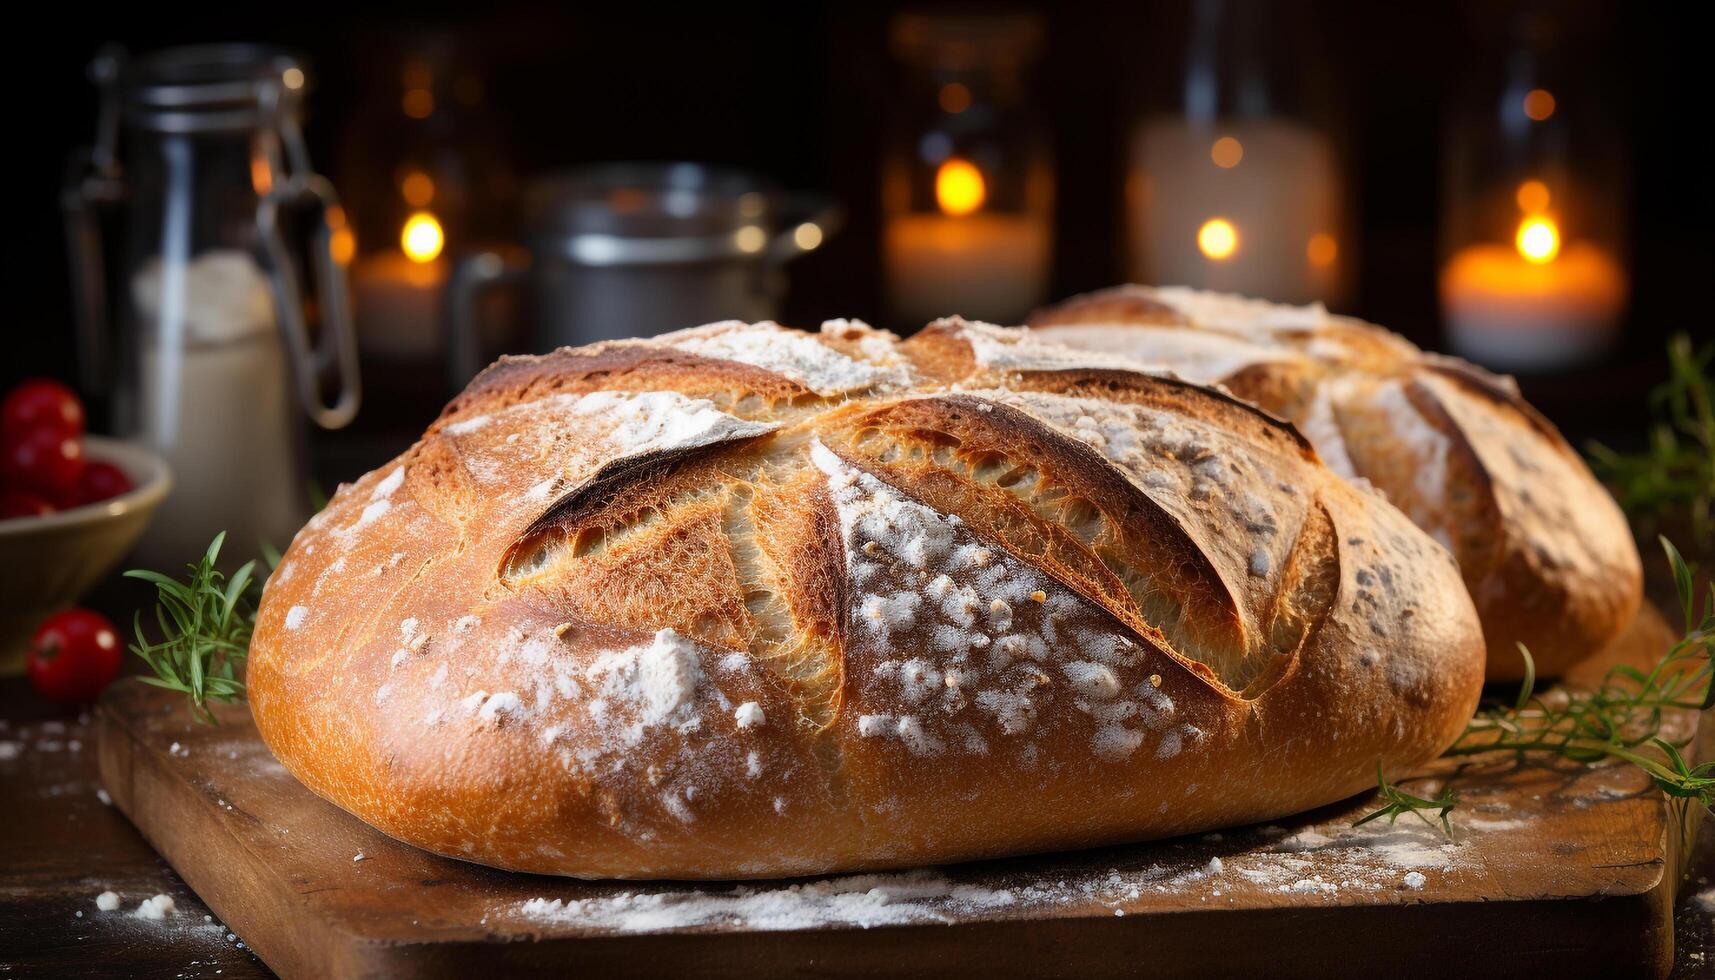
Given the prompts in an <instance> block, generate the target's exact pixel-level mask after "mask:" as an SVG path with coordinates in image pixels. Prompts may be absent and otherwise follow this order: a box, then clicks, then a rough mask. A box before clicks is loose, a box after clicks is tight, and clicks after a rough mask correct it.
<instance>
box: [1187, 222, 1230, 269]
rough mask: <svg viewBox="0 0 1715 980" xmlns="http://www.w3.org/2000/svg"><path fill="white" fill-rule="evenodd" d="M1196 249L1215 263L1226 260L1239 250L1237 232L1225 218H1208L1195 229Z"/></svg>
mask: <svg viewBox="0 0 1715 980" xmlns="http://www.w3.org/2000/svg"><path fill="white" fill-rule="evenodd" d="M1197 247H1198V248H1199V249H1202V251H1203V254H1204V255H1206V256H1208V257H1209V258H1211V259H1214V260H1215V261H1216V262H1220V261H1223V260H1225V259H1228V258H1230V257H1232V254H1233V253H1234V252H1237V251H1238V250H1239V230H1238V229H1237V228H1234V227H1233V223H1232V222H1231V221H1228V220H1227V219H1225V218H1210V219H1209V220H1208V221H1205V222H1203V227H1201V228H1198V229H1197Z"/></svg>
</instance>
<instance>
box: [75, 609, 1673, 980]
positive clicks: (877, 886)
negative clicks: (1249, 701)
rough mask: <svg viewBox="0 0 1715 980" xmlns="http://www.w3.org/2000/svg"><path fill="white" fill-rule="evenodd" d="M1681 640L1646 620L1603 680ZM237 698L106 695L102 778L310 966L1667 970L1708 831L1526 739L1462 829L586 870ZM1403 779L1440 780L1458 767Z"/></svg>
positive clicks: (1473, 787)
mask: <svg viewBox="0 0 1715 980" xmlns="http://www.w3.org/2000/svg"><path fill="white" fill-rule="evenodd" d="M1668 640H1669V637H1668V631H1667V629H1666V627H1665V626H1664V625H1663V624H1662V622H1661V620H1660V618H1659V617H1658V616H1655V615H1654V614H1653V613H1652V614H1649V615H1647V616H1645V617H1642V618H1641V619H1640V622H1639V623H1638V624H1637V625H1636V626H1634V628H1633V629H1632V630H1631V631H1630V633H1629V635H1628V637H1627V639H1626V640H1625V641H1624V642H1622V643H1620V644H1617V646H1616V649H1615V650H1614V651H1611V652H1610V654H1608V655H1607V656H1606V657H1604V658H1602V659H1603V661H1604V662H1603V663H1601V664H1593V665H1590V666H1588V667H1587V668H1586V669H1585V671H1584V675H1585V676H1588V675H1590V674H1592V673H1593V674H1596V675H1599V674H1600V672H1601V670H1602V669H1604V668H1605V667H1606V666H1607V664H1609V663H1612V662H1616V661H1619V660H1625V661H1628V662H1644V661H1647V660H1650V659H1653V658H1654V657H1656V656H1659V654H1660V651H1661V650H1663V649H1664V647H1665V644H1666V642H1668ZM218 713H219V715H220V719H221V724H220V726H219V727H208V726H204V725H199V724H196V723H194V722H193V721H191V719H190V718H189V716H188V713H187V712H186V711H185V709H184V706H183V703H182V698H181V697H179V696H177V695H173V694H170V693H169V692H164V691H159V690H157V689H155V688H151V687H147V686H144V685H142V684H140V683H137V682H134V681H133V682H128V683H124V684H121V685H118V686H117V687H116V688H115V689H114V690H113V691H112V692H111V693H110V694H109V696H108V697H107V698H106V699H105V701H104V702H103V704H102V706H101V710H100V711H99V713H98V719H97V720H98V727H99V729H100V768H101V775H102V779H103V780H104V782H105V784H106V786H107V789H108V791H109V792H110V793H111V794H112V797H113V801H114V803H115V804H116V805H118V806H119V807H120V808H121V809H122V810H123V811H124V812H125V813H126V814H127V815H128V816H129V817H130V818H131V820H132V821H133V822H135V823H136V824H137V826H138V827H139V828H140V829H141V830H142V832H143V834H144V836H146V837H147V838H148V839H149V841H150V842H151V843H152V844H153V845H154V846H155V847H156V848H157V849H158V850H160V852H161V853H162V854H163V855H164V856H165V857H166V858H167V860H168V861H170V862H171V863H172V865H173V867H174V868H175V869H177V871H178V872H179V874H180V875H182V876H183V877H184V879H185V880H186V882H188V883H189V884H190V886H191V887H192V888H194V889H195V890H196V891H197V893H198V894H199V895H200V896H201V897H202V898H203V899H204V900H205V901H206V902H207V903H208V905H209V906H210V907H211V908H212V909H213V910H214V911H215V913H216V914H217V915H218V916H219V917H220V919H222V920H223V921H225V922H226V923H227V924H228V926H229V927H230V928H232V929H233V930H235V931H236V932H237V933H238V934H239V936H240V937H241V938H242V939H244V940H245V941H247V942H248V943H249V944H250V945H251V946H252V947H253V948H254V949H255V950H256V951H257V952H258V953H259V954H260V955H261V956H262V958H263V959H264V960H265V961H266V962H267V963H268V964H269V965H270V966H272V967H273V968H274V969H275V970H277V971H278V972H280V973H281V974H283V975H285V976H288V977H300V976H301V977H311V976H315V977H322V976H326V977H363V976H399V975H405V974H412V975H433V976H463V977H468V976H471V975H474V974H476V973H478V972H479V971H480V972H483V973H488V974H491V975H499V976H509V977H510V976H518V975H535V974H549V973H553V974H571V973H575V974H580V975H598V976H609V975H612V976H660V975H671V974H694V975H699V976H705V975H706V976H722V977H729V976H730V977H745V978H758V977H771V976H787V975H794V976H798V975H821V976H857V975H873V974H900V973H908V974H942V975H946V974H965V973H981V974H984V975H989V976H1025V975H1029V976H1080V977H1087V976H1110V975H1119V974H1127V975H1133V974H1140V973H1141V974H1150V975H1156V976H1205V975H1230V974H1235V973H1243V974H1247V975H1249V974H1254V975H1267V976H1271V977H1279V976H1328V975H1359V974H1368V975H1370V976H1379V975H1389V976H1437V977H1449V976H1459V977H1465V976H1507V977H1517V976H1522V975H1554V976H1557V977H1573V976H1612V975H1645V976H1647V975H1664V974H1665V973H1666V972H1667V969H1668V967H1669V965H1670V963H1671V958H1672V948H1673V934H1672V932H1673V930H1672V919H1671V910H1672V901H1673V893H1674V891H1675V887H1676V885H1677V883H1678V881H1679V879H1680V869H1681V861H1682V856H1683V855H1684V853H1685V852H1686V851H1687V850H1688V848H1686V847H1685V842H1686V841H1688V840H1690V836H1689V835H1690V834H1691V833H1693V829H1692V828H1690V827H1687V826H1684V825H1683V824H1684V820H1683V819H1682V818H1681V817H1680V816H1679V815H1678V811H1676V810H1674V809H1673V808H1671V807H1670V806H1669V804H1668V803H1667V802H1666V801H1665V800H1664V799H1663V797H1662V795H1661V794H1660V793H1659V792H1656V791H1655V790H1653V789H1652V788H1651V787H1650V785H1649V784H1648V782H1647V781H1646V780H1645V779H1644V778H1643V776H1642V775H1641V774H1640V773H1639V772H1637V771H1636V770H1634V769H1631V768H1627V767H1619V766H1607V767H1600V768H1585V767H1579V766H1572V765H1558V764H1537V763H1530V764H1520V763H1519V762H1518V761H1517V760H1514V759H1511V758H1510V757H1509V758H1506V759H1496V760H1488V761H1485V762H1483V763H1482V764H1479V765H1476V766H1471V767H1467V768H1466V770H1465V771H1464V772H1463V773H1461V774H1460V775H1459V776H1458V779H1457V782H1456V787H1457V792H1458V797H1459V807H1458V809H1457V810H1456V811H1455V813H1454V822H1455V833H1456V842H1454V843H1449V842H1447V841H1446V840H1445V839H1444V838H1443V837H1441V836H1440V834H1439V833H1438V832H1436V831H1434V830H1431V829H1430V828H1429V827H1427V826H1425V825H1424V824H1422V823H1421V822H1418V821H1415V820H1411V819H1410V818H1407V819H1405V820H1402V821H1401V822H1400V823H1398V824H1397V825H1395V826H1392V827H1390V826H1388V825H1387V824H1386V823H1385V822H1383V823H1379V824H1369V825H1366V826H1364V827H1361V828H1353V827H1352V826H1351V824H1352V821H1353V820H1354V819H1355V818H1356V816H1358V815H1359V814H1362V813H1364V812H1366V811H1367V810H1369V809H1371V808H1373V806H1374V805H1375V804H1374V801H1373V800H1372V799H1369V798H1359V799H1354V800H1350V801H1347V802H1344V803H1340V804H1336V805H1334V806H1330V807H1326V808H1324V809H1322V810H1319V811H1316V812H1313V813H1310V814H1305V815H1301V816H1299V817H1295V818H1292V819H1286V820H1281V821H1278V822H1277V823H1275V824H1271V825H1267V826H1260V827H1250V828H1243V829H1239V830H1234V831H1228V832H1224V833H1220V834H1209V835H1204V836H1199V837H1189V838H1180V839H1177V840H1172V841H1163V842H1156V843H1148V844H1137V845H1131V846H1126V847H1117V848H1107V849H1102V850H1097V851H1085V852H1077V853H1071V854H1058V855H1046V856H1038V857H1029V858H1019V859H1012V860H1004V861H990V862H983V863H977V864H968V865H960V866H955V867H948V868H942V869H933V870H925V871H922V872H916V873H909V874H887V875H866V876H859V877H833V878H823V879H805V880H800V881H797V882H768V883H752V884H748V885H743V886H732V885H718V884H715V885H709V884H674V883H659V882H657V883H637V884H632V883H589V882H577V881H569V880H565V879H558V878H548V877H541V876H533V875H519V874H511V873H507V872H501V871H495V870H492V869H488V868H482V867H478V866H475V865H471V864H466V863H463V862H459V861H455V860H450V859H446V858H441V857H436V856H434V855H431V854H427V853H425V852H422V851H419V850H416V849H415V848H412V847H409V846H407V845H404V844H401V843H398V842H396V841H394V840H392V839H390V838H387V837H385V836H384V835H382V834H380V833H379V832H377V831H375V830H372V829H370V828H369V827H368V826H367V825H365V824H363V823H361V822H360V821H358V820H357V819H355V818H354V817H351V816H350V815H348V814H346V813H345V812H343V811H341V810H339V809H338V808H336V807H334V806H332V805H331V804H329V803H326V802H324V801H323V800H321V799H319V798H317V797H315V796H313V795H312V794H310V793H309V792H308V791H307V790H305V789H304V788H303V787H301V786H300V785H298V783H297V782H296V781H294V780H293V779H292V778H291V777H290V776H289V775H287V774H286V772H285V770H284V769H283V768H281V767H280V765H279V764H278V763H277V762H275V761H274V760H273V758H272V756H270V755H269V753H268V750H267V749H266V747H264V746H263V745H262V743H261V741H260V740H259V738H258V737H257V734H256V730H255V728H254V727H253V726H252V725H251V723H250V719H249V714H248V712H247V711H245V709H244V708H243V707H242V706H238V707H232V708H226V709H223V710H221V711H219V712H218ZM1696 721H1697V719H1695V718H1692V717H1689V716H1687V717H1683V718H1680V719H1676V723H1678V724H1683V725H1687V726H1694V725H1695V724H1696ZM1682 730H1683V729H1682ZM1705 734H1707V733H1705ZM1450 771H1451V767H1450V766H1446V767H1442V768H1439V769H1437V770H1436V772H1437V773H1439V774H1441V775H1445V774H1446V773H1448V772H1450ZM1407 788H1409V789H1412V790H1413V791H1416V792H1419V793H1422V794H1424V795H1432V794H1433V792H1434V791H1435V790H1436V789H1437V785H1436V779H1435V778H1429V779H1425V780H1422V781H1418V782H1413V783H1408V784H1407ZM1693 812H1695V811H1693ZM948 819H977V817H975V816H974V815H971V814H957V813H950V814H948ZM1692 819H1694V818H1692Z"/></svg>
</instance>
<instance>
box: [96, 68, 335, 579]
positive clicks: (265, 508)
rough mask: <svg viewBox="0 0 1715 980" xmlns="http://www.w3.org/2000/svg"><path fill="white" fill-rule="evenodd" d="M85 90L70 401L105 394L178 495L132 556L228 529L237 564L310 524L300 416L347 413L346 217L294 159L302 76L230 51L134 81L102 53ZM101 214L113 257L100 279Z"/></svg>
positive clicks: (170, 554)
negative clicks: (77, 374) (117, 240)
mask: <svg viewBox="0 0 1715 980" xmlns="http://www.w3.org/2000/svg"><path fill="white" fill-rule="evenodd" d="M91 77H92V79H93V80H94V81H95V83H96V84H97V86H98V87H99V88H100V90H101V109H100V116H99V121H98V126H97V133H96V142H95V146H94V147H93V148H92V149H87V150H83V151H80V152H79V153H78V154H77V155H76V156H75V157H74V158H73V160H72V167H71V169H70V171H69V172H68V174H67V180H66V185H65V188H64V193H63V197H62V201H63V204H64V209H65V218H66V230H67V241H68V246H69V249H70V257H71V266H72V282H73V288H74V302H75V309H76V311H77V317H78V331H79V334H78V335H79V347H80V357H81V359H82V362H83V381H84V385H85V387H86V388H88V389H90V390H103V389H106V390H110V391H111V393H112V404H113V410H114V420H113V421H114V426H115V429H116V431H117V432H118V433H119V434H121V435H125V436H129V437H133V438H136V439H138V440H140V441H141V442H143V443H145V444H147V445H149V446H151V447H152V448H154V449H156V450H157V451H159V452H160V453H161V454H162V455H163V456H165V457H166V459H167V461H168V463H169V465H170V466H171V467H172V469H173V473H174V477H175V483H176V488H175V490H174V492H173V494H172V496H171V497H170V498H169V499H168V500H167V502H166V503H165V505H164V506H163V507H162V509H161V512H160V513H159V514H158V515H157V517H156V520H155V522H154V525H153V527H152V528H151V531H150V533H149V535H148V537H147V538H146V539H145V541H144V544H143V545H142V549H141V550H142V557H143V559H144V560H146V561H149V562H151V563H161V564H164V565H169V566H170V565H172V564H176V563H178V562H182V561H186V560H189V559H192V558H194V557H195V556H196V554H197V553H199V552H200V551H201V549H202V548H203V547H205V546H206V544H207V542H208V540H209V539H210V538H211V537H212V536H213V535H214V534H215V533H217V532H219V531H222V530H224V531H226V532H227V534H228V541H229V549H228V550H229V551H231V553H232V554H233V555H235V556H236V555H241V554H246V553H252V552H253V551H254V549H255V548H256V547H257V546H258V545H259V544H260V543H261V542H264V541H266V542H270V543H272V544H274V545H277V546H284V545H285V544H286V542H287V541H289V540H290V538H291V536H292V535H293V534H294V533H296V531H297V529H298V528H299V526H301V524H302V523H303V520H304V518H305V517H306V516H307V512H308V508H309V498H308V495H307V493H306V488H307V468H306V465H305V460H304V452H303V445H302V444H303V422H302V416H301V415H299V413H298V411H297V409H296V408H294V406H293V401H294V399H295V400H296V402H297V403H298V405H300V406H301V407H302V409H303V412H304V414H307V415H308V416H309V417H310V418H311V419H313V420H314V421H315V423H316V424H317V425H320V426H322V427H324V428H329V429H332V428H338V427H340V426H343V425H345V424H346V423H348V422H350V421H351V419H352V417H353V416H354V415H355V414H356V412H357V407H358V401H359V386H358V375H357V348H356V343H355V338H354V335H353V333H352V329H351V313H350V300H349V298H348V296H347V291H346V280H345V268H344V266H343V265H342V264H341V263H340V262H338V261H336V260H335V258H334V254H335V253H334V249H333V241H334V238H335V236H336V235H339V234H342V233H346V232H345V230H344V223H345V218H344V213H343V212H342V211H341V210H340V207H339V203H338V199H337V196H336V195H335V194H334V189H333V185H332V184H330V183H329V182H328V180H327V179H326V178H325V177H322V176H321V175H320V174H317V173H315V172H314V170H312V169H311V167H310V163H309V156H308V153H307V152H306V151H305V148H304V142H303V138H302V135H301V132H300V129H299V97H300V95H301V94H302V92H303V91H304V89H305V87H306V85H307V78H306V76H305V73H304V70H303V68H302V67H301V66H300V65H299V64H298V63H297V62H296V61H295V60H293V59H292V58H290V57H288V56H287V55H285V54H283V53H281V52H278V51H276V50H273V49H270V48H265V47H258V46H252V45H236V44H228V45H209V46H200V47H188V48H175V49H169V50H166V51H161V52H157V53H154V54H151V55H148V56H145V57H143V58H141V59H139V60H137V61H134V62H130V63H127V62H126V61H125V60H124V56H123V54H122V53H121V52H118V51H116V50H110V51H104V52H103V53H102V54H101V55H99V56H98V57H97V58H96V60H95V62H94V64H93V65H92V66H91ZM122 124H123V125H122ZM121 132H123V135H124V146H123V155H124V160H123V163H122V161H121ZM104 211H116V212H117V224H118V227H119V228H120V229H121V230H120V234H121V238H122V241H123V246H122V249H121V251H120V253H119V255H120V261H119V265H118V268H117V270H116V272H117V275H116V276H115V277H113V278H112V279H110V278H109V275H110V274H109V271H108V265H107V262H106V260H105V256H104V248H103V241H102V231H101V229H102V224H103V220H104V216H103V212H104ZM300 252H302V253H306V254H304V255H300V254H299V253H300ZM300 262H302V263H303V265H304V266H305V267H306V268H307V269H309V270H310V274H311V279H312V281H313V282H314V285H315V293H314V297H313V299H311V298H308V297H306V296H305V295H304V293H303V291H302V289H301V287H300V277H301V272H300ZM110 286H114V287H117V297H116V299H115V301H114V302H113V303H112V304H111V306H112V310H111V314H110V303H109V296H108V292H109V287H110ZM312 323H317V324H319V329H318V330H316V331H314V333H315V336H314V337H312V329H311V325H312ZM324 382H325V385H324ZM324 387H326V388H331V390H332V391H333V392H334V396H333V397H332V398H331V399H329V398H326V397H325V396H324ZM294 388H295V394H294Z"/></svg>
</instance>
